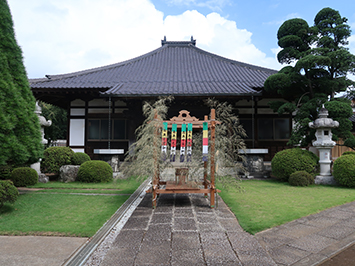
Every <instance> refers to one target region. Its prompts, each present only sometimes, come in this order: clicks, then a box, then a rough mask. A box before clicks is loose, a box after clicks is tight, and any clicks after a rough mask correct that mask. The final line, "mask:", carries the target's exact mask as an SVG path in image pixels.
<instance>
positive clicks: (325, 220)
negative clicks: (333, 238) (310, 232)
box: [305, 216, 341, 228]
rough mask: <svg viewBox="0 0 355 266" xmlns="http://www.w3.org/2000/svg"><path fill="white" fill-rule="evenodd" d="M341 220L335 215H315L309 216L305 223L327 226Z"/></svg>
mask: <svg viewBox="0 0 355 266" xmlns="http://www.w3.org/2000/svg"><path fill="white" fill-rule="evenodd" d="M340 221H341V220H340V219H337V218H334V217H325V216H315V217H311V218H309V219H308V220H307V221H306V222H305V224H307V225H312V226H316V227H318V228H326V227H328V226H331V225H334V224H336V223H339V222H340Z"/></svg>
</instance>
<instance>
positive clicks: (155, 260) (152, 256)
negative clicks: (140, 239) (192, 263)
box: [136, 241, 171, 265]
mask: <svg viewBox="0 0 355 266" xmlns="http://www.w3.org/2000/svg"><path fill="white" fill-rule="evenodd" d="M170 246H171V242H170V241H165V242H164V243H162V244H161V245H158V246H152V245H151V244H150V243H145V244H142V246H141V249H140V251H139V253H138V255H137V258H136V264H137V265H145V264H146V263H149V264H151V265H170Z"/></svg>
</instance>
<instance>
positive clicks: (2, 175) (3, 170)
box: [0, 164, 13, 180]
mask: <svg viewBox="0 0 355 266" xmlns="http://www.w3.org/2000/svg"><path fill="white" fill-rule="evenodd" d="M12 170H13V167H12V166H11V165H9V164H6V165H1V166H0V180H7V179H10V176H11V172H12Z"/></svg>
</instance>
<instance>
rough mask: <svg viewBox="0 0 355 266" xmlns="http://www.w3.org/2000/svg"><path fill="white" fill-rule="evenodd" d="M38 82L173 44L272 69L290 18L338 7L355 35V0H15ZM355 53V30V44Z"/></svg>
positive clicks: (18, 26)
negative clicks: (280, 30) (191, 45)
mask: <svg viewBox="0 0 355 266" xmlns="http://www.w3.org/2000/svg"><path fill="white" fill-rule="evenodd" d="M8 3H9V6H10V9H11V12H12V16H13V20H14V24H15V32H16V36H17V41H18V43H19V45H20V46H21V47H22V50H23V54H24V58H25V66H26V69H27V72H28V76H29V77H30V78H39V77H44V75H46V74H61V73H69V72H73V71H79V70H83V69H88V68H93V67H99V66H103V65H106V64H112V63H116V62H121V61H123V60H127V59H130V58H133V57H136V56H139V55H142V54H144V53H147V52H149V51H151V50H153V49H156V48H159V47H160V46H161V39H163V38H164V36H166V37H167V40H168V41H169V40H170V41H181V40H189V39H190V37H191V35H193V37H194V39H196V40H197V47H199V48H201V49H204V50H206V51H209V52H212V53H216V54H218V55H221V56H224V57H227V58H230V59H233V60H238V61H242V62H246V63H250V64H254V65H259V66H264V67H268V68H272V69H280V68H281V67H282V66H281V65H280V64H279V63H278V62H277V60H276V54H277V52H278V50H279V48H278V45H277V38H276V34H277V30H278V28H279V27H280V25H281V24H282V23H283V22H284V21H286V20H287V19H290V18H295V17H300V18H303V19H305V20H306V21H307V22H308V24H309V25H313V19H314V17H315V15H316V14H317V12H318V11H319V10H321V9H322V8H324V7H331V8H333V9H336V10H338V11H339V12H340V14H341V16H344V17H347V18H348V19H349V21H348V24H349V25H350V26H351V28H352V29H353V31H355V2H354V1H353V0H340V1H327V0H323V1H319V0H308V1H305V0H299V1H285V0H265V1H253V0H249V1H245V0H244V1H239V0H238V1H235V0H234V1H232V0H208V1H199V0H100V1H97V0H31V1H28V0H8ZM349 41H350V45H349V46H348V47H349V48H350V51H351V52H352V53H353V54H355V32H353V34H352V36H351V37H350V39H349Z"/></svg>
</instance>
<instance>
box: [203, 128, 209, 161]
mask: <svg viewBox="0 0 355 266" xmlns="http://www.w3.org/2000/svg"><path fill="white" fill-rule="evenodd" d="M202 161H204V162H207V161H208V123H207V122H203V139H202Z"/></svg>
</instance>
